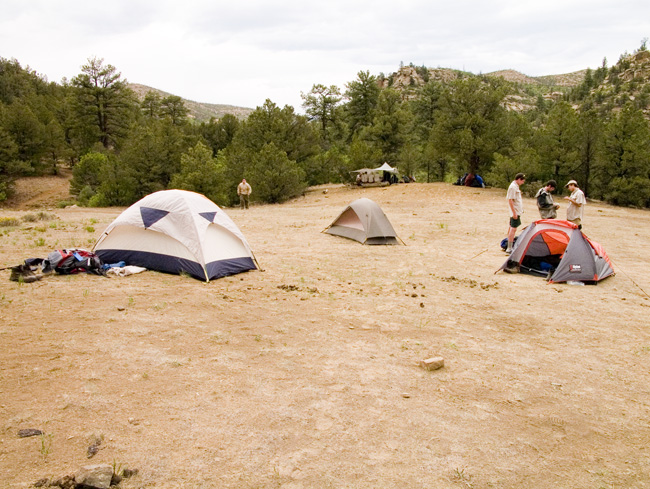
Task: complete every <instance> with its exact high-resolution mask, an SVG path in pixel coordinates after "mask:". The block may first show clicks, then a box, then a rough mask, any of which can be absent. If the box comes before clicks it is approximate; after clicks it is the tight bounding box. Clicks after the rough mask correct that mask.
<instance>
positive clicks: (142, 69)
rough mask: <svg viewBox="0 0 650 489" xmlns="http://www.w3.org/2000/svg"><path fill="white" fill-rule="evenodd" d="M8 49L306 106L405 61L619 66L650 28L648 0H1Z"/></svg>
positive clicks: (216, 98) (540, 70) (55, 66)
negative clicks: (361, 75) (101, 62)
mask: <svg viewBox="0 0 650 489" xmlns="http://www.w3.org/2000/svg"><path fill="white" fill-rule="evenodd" d="M2 3H3V5H2V12H3V14H2V17H0V46H1V47H2V48H1V49H2V52H0V56H3V57H6V58H16V59H18V61H20V62H21V64H22V65H23V66H25V65H29V66H30V67H31V68H32V69H35V70H36V71H38V72H39V73H42V74H45V75H47V76H48V78H49V79H50V80H55V81H59V80H60V79H61V78H63V77H68V78H71V77H73V76H75V75H77V74H78V73H79V71H80V67H81V65H82V64H84V62H85V61H86V60H87V59H88V58H89V57H92V56H97V57H100V58H104V59H105V61H106V63H110V64H112V65H114V66H115V67H116V68H117V69H118V70H119V71H120V72H122V74H123V76H124V77H125V78H127V79H128V80H129V81H131V82H136V83H143V84H146V85H151V86H153V87H156V88H160V89H162V90H165V91H168V92H171V93H174V94H176V95H180V96H182V97H185V98H189V99H193V100H198V101H202V102H211V103H225V104H232V105H243V106H249V107H254V106H257V105H261V104H262V103H264V100H265V99H266V98H270V99H271V100H273V101H274V102H275V103H277V104H278V105H280V106H282V105H285V104H290V105H293V106H294V107H295V108H296V109H297V110H301V107H300V105H301V103H302V101H301V98H300V92H307V91H309V90H310V89H311V87H312V85H313V84H315V83H322V84H325V85H338V86H339V87H340V88H341V89H344V85H345V83H347V82H350V81H352V80H354V79H355V78H356V74H357V73H358V72H359V71H362V70H364V71H365V70H368V71H370V72H371V73H372V74H379V73H380V72H384V73H386V74H388V73H390V72H392V71H395V70H396V69H397V68H398V66H399V63H400V62H404V63H406V64H408V63H414V64H416V65H426V66H429V67H438V66H440V67H450V68H456V69H465V70H467V71H472V72H474V73H479V72H482V73H487V72H490V71H495V70H500V69H515V70H518V71H521V72H523V73H525V74H528V75H533V76H537V75H547V74H559V73H566V72H570V71H576V70H579V69H583V68H586V67H592V68H595V67H597V66H599V65H600V63H601V61H602V59H603V58H604V57H607V59H608V61H609V63H610V65H611V64H612V63H614V62H615V61H616V60H617V59H618V57H619V56H620V55H621V54H622V53H623V52H625V51H630V52H631V51H633V50H634V49H636V48H637V47H638V46H639V45H640V42H641V40H642V39H643V38H645V37H648V36H650V4H647V3H646V2H645V1H643V0H619V1H617V2H613V1H611V0H589V1H587V0H549V1H547V2H541V3H540V2H532V1H528V0H493V1H490V2H485V1H480V0H459V1H457V2H447V1H445V2H442V1H440V0H435V1H424V0H406V1H403V2H400V3H396V2H387V1H385V0H375V1H367V0H362V1H355V0H347V1H343V0H332V1H330V2H318V3H314V4H312V3H311V2H304V1H298V0H281V1H275V2H272V3H270V2H267V1H263V0H240V1H239V2H232V1H228V2H225V1H223V0H217V1H208V0H186V1H184V2H178V1H172V0H162V1H151V0H135V1H134V0H131V1H127V0H113V1H112V2H109V3H106V2H102V3H99V2H96V1H88V0H70V1H64V0H32V1H30V2H24V1H22V0H2Z"/></svg>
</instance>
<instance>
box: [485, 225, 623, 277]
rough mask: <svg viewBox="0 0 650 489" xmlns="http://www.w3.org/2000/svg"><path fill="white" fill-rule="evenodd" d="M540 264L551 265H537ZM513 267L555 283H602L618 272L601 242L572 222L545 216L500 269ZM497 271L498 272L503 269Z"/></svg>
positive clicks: (519, 241)
mask: <svg viewBox="0 0 650 489" xmlns="http://www.w3.org/2000/svg"><path fill="white" fill-rule="evenodd" d="M540 263H543V264H546V265H548V264H551V267H543V268H541V269H540V267H537V266H536V264H537V265H539V264H540ZM512 267H524V269H527V270H530V271H533V272H541V273H544V274H546V273H547V268H550V269H549V270H548V272H550V276H549V278H548V281H549V282H551V283H553V282H567V281H576V282H598V281H599V280H602V279H604V278H606V277H609V276H610V275H613V274H614V267H613V266H612V263H611V261H610V259H609V257H608V256H607V253H605V250H604V249H603V247H602V246H601V245H599V244H598V243H596V242H595V241H593V240H591V239H589V238H588V237H587V236H585V235H584V234H583V232H582V231H581V230H580V229H578V226H576V225H575V224H573V223H572V222H569V221H563V220H560V219H542V220H540V221H535V222H533V223H532V224H530V225H529V226H528V227H526V228H525V229H524V230H523V232H522V233H521V234H520V235H519V237H518V238H517V240H516V242H515V245H514V247H513V250H512V254H511V255H510V256H509V257H508V259H507V260H506V262H505V263H504V264H503V265H502V266H501V268H500V269H499V270H504V269H506V268H509V269H510V268H512ZM499 270H497V271H499Z"/></svg>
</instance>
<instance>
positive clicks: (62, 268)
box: [47, 249, 106, 275]
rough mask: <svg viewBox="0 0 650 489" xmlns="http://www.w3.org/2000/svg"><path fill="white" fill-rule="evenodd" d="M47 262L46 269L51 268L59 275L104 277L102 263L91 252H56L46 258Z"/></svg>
mask: <svg viewBox="0 0 650 489" xmlns="http://www.w3.org/2000/svg"><path fill="white" fill-rule="evenodd" d="M47 262H48V264H47V267H48V268H53V269H54V271H55V272H56V273H59V274H61V275H72V274H75V273H82V272H86V273H94V274H95V275H106V272H105V271H104V269H103V265H104V263H103V262H102V260H101V258H99V257H98V256H97V255H96V254H95V253H93V252H92V251H86V250H81V249H75V250H56V251H53V252H52V253H50V254H49V255H48V256H47Z"/></svg>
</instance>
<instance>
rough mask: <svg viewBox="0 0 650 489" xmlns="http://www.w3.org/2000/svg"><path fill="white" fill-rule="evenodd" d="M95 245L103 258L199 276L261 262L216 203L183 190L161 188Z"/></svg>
mask: <svg viewBox="0 0 650 489" xmlns="http://www.w3.org/2000/svg"><path fill="white" fill-rule="evenodd" d="M93 251H94V252H95V253H96V254H97V256H99V257H100V258H101V259H102V261H103V262H104V263H118V262H120V261H123V262H125V263H126V264H127V265H137V266H141V267H145V268H148V269H151V270H157V271H160V272H167V273H176V274H180V273H187V274H189V275H191V276H192V277H194V278H197V279H199V280H205V281H210V280H212V279H216V278H220V277H225V276H227V275H234V274H236V273H241V272H245V271H248V270H255V269H257V268H259V267H258V266H257V261H256V260H255V257H254V256H253V252H252V250H251V248H250V246H249V245H248V243H247V241H246V238H245V237H244V235H243V234H242V232H241V231H240V230H239V228H238V227H237V225H236V224H235V223H234V222H233V221H232V220H231V219H230V217H228V215H226V213H225V212H224V211H223V210H221V209H220V208H219V207H218V206H217V204H215V203H214V202H212V201H211V200H210V199H208V198H207V197H205V196H204V195H201V194H198V193H195V192H188V191H186V190H161V191H160V192H154V193H153V194H150V195H147V196H146V197H144V198H142V199H140V200H139V201H138V202H136V203H135V204H133V205H132V206H131V207H129V208H128V209H126V210H125V211H124V212H122V214H120V215H119V216H118V217H117V218H116V219H115V220H114V221H113V222H112V223H111V224H110V225H109V226H108V227H107V228H106V230H105V231H104V233H103V234H102V235H101V237H100V238H99V240H98V241H97V243H96V244H95V247H94V248H93Z"/></svg>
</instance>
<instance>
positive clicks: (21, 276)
mask: <svg viewBox="0 0 650 489" xmlns="http://www.w3.org/2000/svg"><path fill="white" fill-rule="evenodd" d="M42 278H43V275H41V274H40V273H39V274H35V273H34V272H32V269H31V268H29V267H28V266H27V265H17V266H15V267H11V276H10V277H9V280H11V281H13V282H24V283H26V284H31V283H32V282H36V281H37V280H40V279H42Z"/></svg>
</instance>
